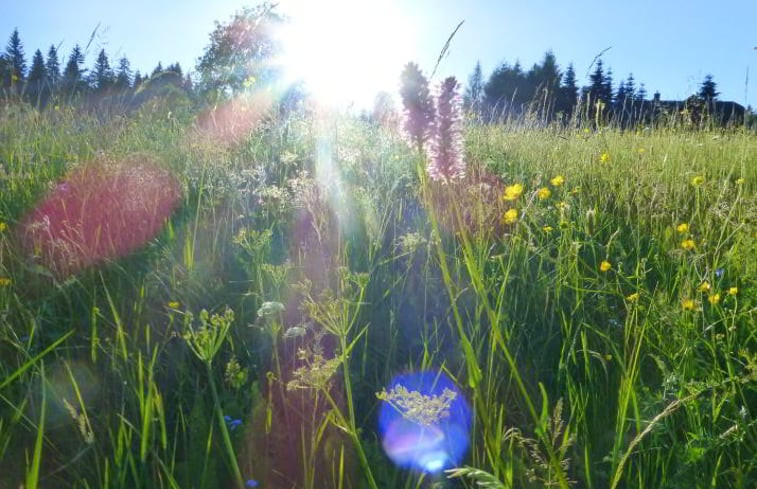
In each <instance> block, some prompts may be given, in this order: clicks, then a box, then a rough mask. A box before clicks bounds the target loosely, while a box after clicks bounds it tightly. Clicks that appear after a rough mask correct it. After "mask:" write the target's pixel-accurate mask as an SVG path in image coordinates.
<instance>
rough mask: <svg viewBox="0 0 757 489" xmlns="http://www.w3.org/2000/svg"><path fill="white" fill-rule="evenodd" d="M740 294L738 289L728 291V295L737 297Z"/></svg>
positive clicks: (733, 288)
mask: <svg viewBox="0 0 757 489" xmlns="http://www.w3.org/2000/svg"><path fill="white" fill-rule="evenodd" d="M738 293H739V288H738V287H731V288H730V289H728V295H736V294H738Z"/></svg>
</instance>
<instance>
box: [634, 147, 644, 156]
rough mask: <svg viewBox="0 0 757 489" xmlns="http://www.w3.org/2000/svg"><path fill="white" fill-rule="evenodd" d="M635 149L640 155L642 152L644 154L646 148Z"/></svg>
mask: <svg viewBox="0 0 757 489" xmlns="http://www.w3.org/2000/svg"><path fill="white" fill-rule="evenodd" d="M636 151H637V152H638V153H639V154H640V155H643V154H644V153H645V152H646V150H645V149H644V148H639V149H637V150H636Z"/></svg>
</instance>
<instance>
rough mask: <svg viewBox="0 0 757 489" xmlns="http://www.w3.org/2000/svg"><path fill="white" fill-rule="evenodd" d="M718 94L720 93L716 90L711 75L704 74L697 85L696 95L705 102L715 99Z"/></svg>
mask: <svg viewBox="0 0 757 489" xmlns="http://www.w3.org/2000/svg"><path fill="white" fill-rule="evenodd" d="M718 95H720V92H718V91H717V84H716V83H715V81H714V80H713V77H712V75H707V76H705V77H704V81H703V82H702V84H701V85H700V86H699V93H697V96H698V97H699V98H700V99H702V100H703V101H705V102H711V101H714V100H717V98H718Z"/></svg>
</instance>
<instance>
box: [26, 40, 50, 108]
mask: <svg viewBox="0 0 757 489" xmlns="http://www.w3.org/2000/svg"><path fill="white" fill-rule="evenodd" d="M26 86H27V92H28V96H29V100H30V101H31V102H32V103H34V104H37V105H41V103H42V102H43V100H42V98H43V97H42V96H43V93H44V92H46V91H47V70H46V69H45V59H44V57H42V51H40V50H39V49H37V51H35V52H34V57H33V58H32V66H31V68H30V69H29V77H28V78H27V79H26Z"/></svg>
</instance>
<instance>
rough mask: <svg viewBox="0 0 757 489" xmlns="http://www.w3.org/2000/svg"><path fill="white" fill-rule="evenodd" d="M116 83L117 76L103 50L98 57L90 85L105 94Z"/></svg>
mask: <svg viewBox="0 0 757 489" xmlns="http://www.w3.org/2000/svg"><path fill="white" fill-rule="evenodd" d="M114 83H115V75H114V74H113V69H112V68H111V67H110V60H108V55H107V54H105V50H104V49H101V50H100V54H98V55H97V59H96V60H95V66H94V69H93V70H92V73H91V74H90V85H91V86H92V88H94V89H95V90H96V91H98V92H104V91H107V90H108V89H110V88H111V87H112V86H113V84H114Z"/></svg>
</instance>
